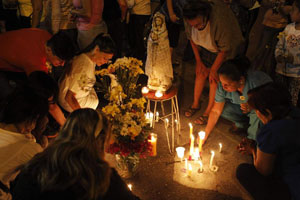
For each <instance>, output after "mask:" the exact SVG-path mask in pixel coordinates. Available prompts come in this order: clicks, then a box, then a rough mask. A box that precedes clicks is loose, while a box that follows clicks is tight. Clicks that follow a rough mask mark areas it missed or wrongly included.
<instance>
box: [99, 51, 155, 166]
mask: <svg viewBox="0 0 300 200" xmlns="http://www.w3.org/2000/svg"><path fill="white" fill-rule="evenodd" d="M141 66H142V62H141V61H140V60H137V59H135V58H127V57H124V58H120V59H117V60H116V62H115V63H113V64H110V65H109V66H108V68H107V69H102V70H100V71H96V75H97V76H98V77H97V78H98V80H99V82H100V85H101V87H100V91H102V92H103V93H106V95H105V98H106V99H107V100H108V102H109V103H108V105H106V106H105V107H103V108H102V112H103V113H104V114H105V115H106V117H107V119H108V120H109V121H110V122H111V124H112V135H113V137H114V139H113V140H114V142H113V143H112V144H110V146H109V149H108V152H109V153H111V154H117V155H119V156H121V157H122V158H123V159H124V160H127V161H129V160H132V158H133V157H139V158H145V157H146V156H148V155H150V154H151V144H150V143H149V142H148V140H149V130H150V127H149V124H148V123H147V121H146V117H145V113H144V105H145V102H146V100H145V99H144V97H139V93H138V92H137V91H138V90H137V88H138V84H137V81H138V78H139V75H140V74H143V73H144V72H143V70H142V69H141ZM111 72H113V73H111ZM112 74H113V75H114V77H115V80H116V82H117V83H114V84H112V82H113V80H112V78H111V77H112ZM108 76H109V78H108ZM108 80H111V83H109V81H108ZM111 85H112V86H111Z"/></svg>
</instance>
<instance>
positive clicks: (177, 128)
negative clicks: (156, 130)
mask: <svg viewBox="0 0 300 200" xmlns="http://www.w3.org/2000/svg"><path fill="white" fill-rule="evenodd" d="M175 126H176V131H178V130H179V124H178V121H177V119H175Z"/></svg>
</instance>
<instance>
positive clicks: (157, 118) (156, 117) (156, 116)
mask: <svg viewBox="0 0 300 200" xmlns="http://www.w3.org/2000/svg"><path fill="white" fill-rule="evenodd" d="M155 121H156V122H158V121H159V112H156V113H155Z"/></svg>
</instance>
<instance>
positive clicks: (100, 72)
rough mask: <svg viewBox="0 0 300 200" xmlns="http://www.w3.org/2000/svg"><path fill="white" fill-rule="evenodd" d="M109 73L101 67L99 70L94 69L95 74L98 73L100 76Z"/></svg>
mask: <svg viewBox="0 0 300 200" xmlns="http://www.w3.org/2000/svg"><path fill="white" fill-rule="evenodd" d="M107 74H109V72H108V69H101V70H97V71H95V75H100V76H104V75H107Z"/></svg>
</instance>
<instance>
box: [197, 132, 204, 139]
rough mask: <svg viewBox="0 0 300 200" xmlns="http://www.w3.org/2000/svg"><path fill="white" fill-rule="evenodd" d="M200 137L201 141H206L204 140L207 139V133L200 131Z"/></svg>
mask: <svg viewBox="0 0 300 200" xmlns="http://www.w3.org/2000/svg"><path fill="white" fill-rule="evenodd" d="M198 135H199V137H200V139H201V140H204V138H205V132H204V131H200V132H199V133H198Z"/></svg>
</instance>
